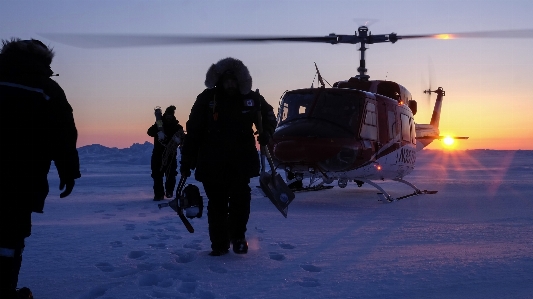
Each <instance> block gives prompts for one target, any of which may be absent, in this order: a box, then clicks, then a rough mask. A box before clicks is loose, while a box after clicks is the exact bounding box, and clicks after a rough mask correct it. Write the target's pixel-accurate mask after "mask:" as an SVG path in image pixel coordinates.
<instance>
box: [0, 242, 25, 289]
mask: <svg viewBox="0 0 533 299" xmlns="http://www.w3.org/2000/svg"><path fill="white" fill-rule="evenodd" d="M3 241H4V240H1V241H0V295H1V296H0V297H1V298H6V299H16V298H17V294H16V290H17V283H18V279H19V271H20V266H21V265H22V251H23V250H24V239H22V240H19V241H16V242H15V241H8V242H3Z"/></svg>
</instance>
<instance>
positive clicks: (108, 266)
mask: <svg viewBox="0 0 533 299" xmlns="http://www.w3.org/2000/svg"><path fill="white" fill-rule="evenodd" d="M95 266H96V268H98V269H100V271H102V272H113V271H115V267H113V265H111V264H110V263H98V264H96V265H95Z"/></svg>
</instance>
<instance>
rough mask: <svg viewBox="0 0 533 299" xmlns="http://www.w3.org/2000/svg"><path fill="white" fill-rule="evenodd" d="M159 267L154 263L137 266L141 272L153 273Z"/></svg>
mask: <svg viewBox="0 0 533 299" xmlns="http://www.w3.org/2000/svg"><path fill="white" fill-rule="evenodd" d="M156 267H157V265H156V264H153V263H139V264H137V269H139V270H141V271H152V270H154V269H155V268H156Z"/></svg>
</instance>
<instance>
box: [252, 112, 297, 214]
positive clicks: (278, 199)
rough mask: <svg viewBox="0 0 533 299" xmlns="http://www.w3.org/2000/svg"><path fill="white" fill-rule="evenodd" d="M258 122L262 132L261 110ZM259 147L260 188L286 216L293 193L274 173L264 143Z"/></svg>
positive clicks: (270, 158) (274, 168)
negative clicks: (267, 169)
mask: <svg viewBox="0 0 533 299" xmlns="http://www.w3.org/2000/svg"><path fill="white" fill-rule="evenodd" d="M257 119H258V122H257V124H256V128H257V131H258V132H259V134H261V133H262V132H263V124H262V118H261V112H258V116H257ZM260 149H261V175H260V177H259V185H260V186H261V190H263V192H264V193H265V195H266V196H267V197H268V199H270V201H271V202H272V203H273V204H274V206H275V207H276V208H277V209H278V211H280V212H281V214H282V215H283V216H284V217H285V218H287V212H288V209H289V204H290V203H291V201H292V200H293V199H294V193H293V192H292V190H291V189H290V188H289V187H288V186H287V184H286V183H285V181H284V180H283V179H282V178H281V176H280V175H279V173H276V167H275V166H274V162H272V157H271V156H270V152H269V151H268V148H267V147H266V146H265V145H262V146H261V147H260ZM265 157H266V159H268V163H269V164H270V170H271V171H272V173H269V172H267V171H266V169H265V168H266V162H265Z"/></svg>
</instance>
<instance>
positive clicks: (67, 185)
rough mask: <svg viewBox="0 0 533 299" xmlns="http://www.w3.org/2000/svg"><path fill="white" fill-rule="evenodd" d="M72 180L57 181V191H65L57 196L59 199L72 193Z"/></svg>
mask: <svg viewBox="0 0 533 299" xmlns="http://www.w3.org/2000/svg"><path fill="white" fill-rule="evenodd" d="M74 184H75V182H74V179H60V180H59V190H63V189H65V191H63V192H61V194H59V197H60V198H63V197H67V196H69V195H70V193H72V189H74Z"/></svg>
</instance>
